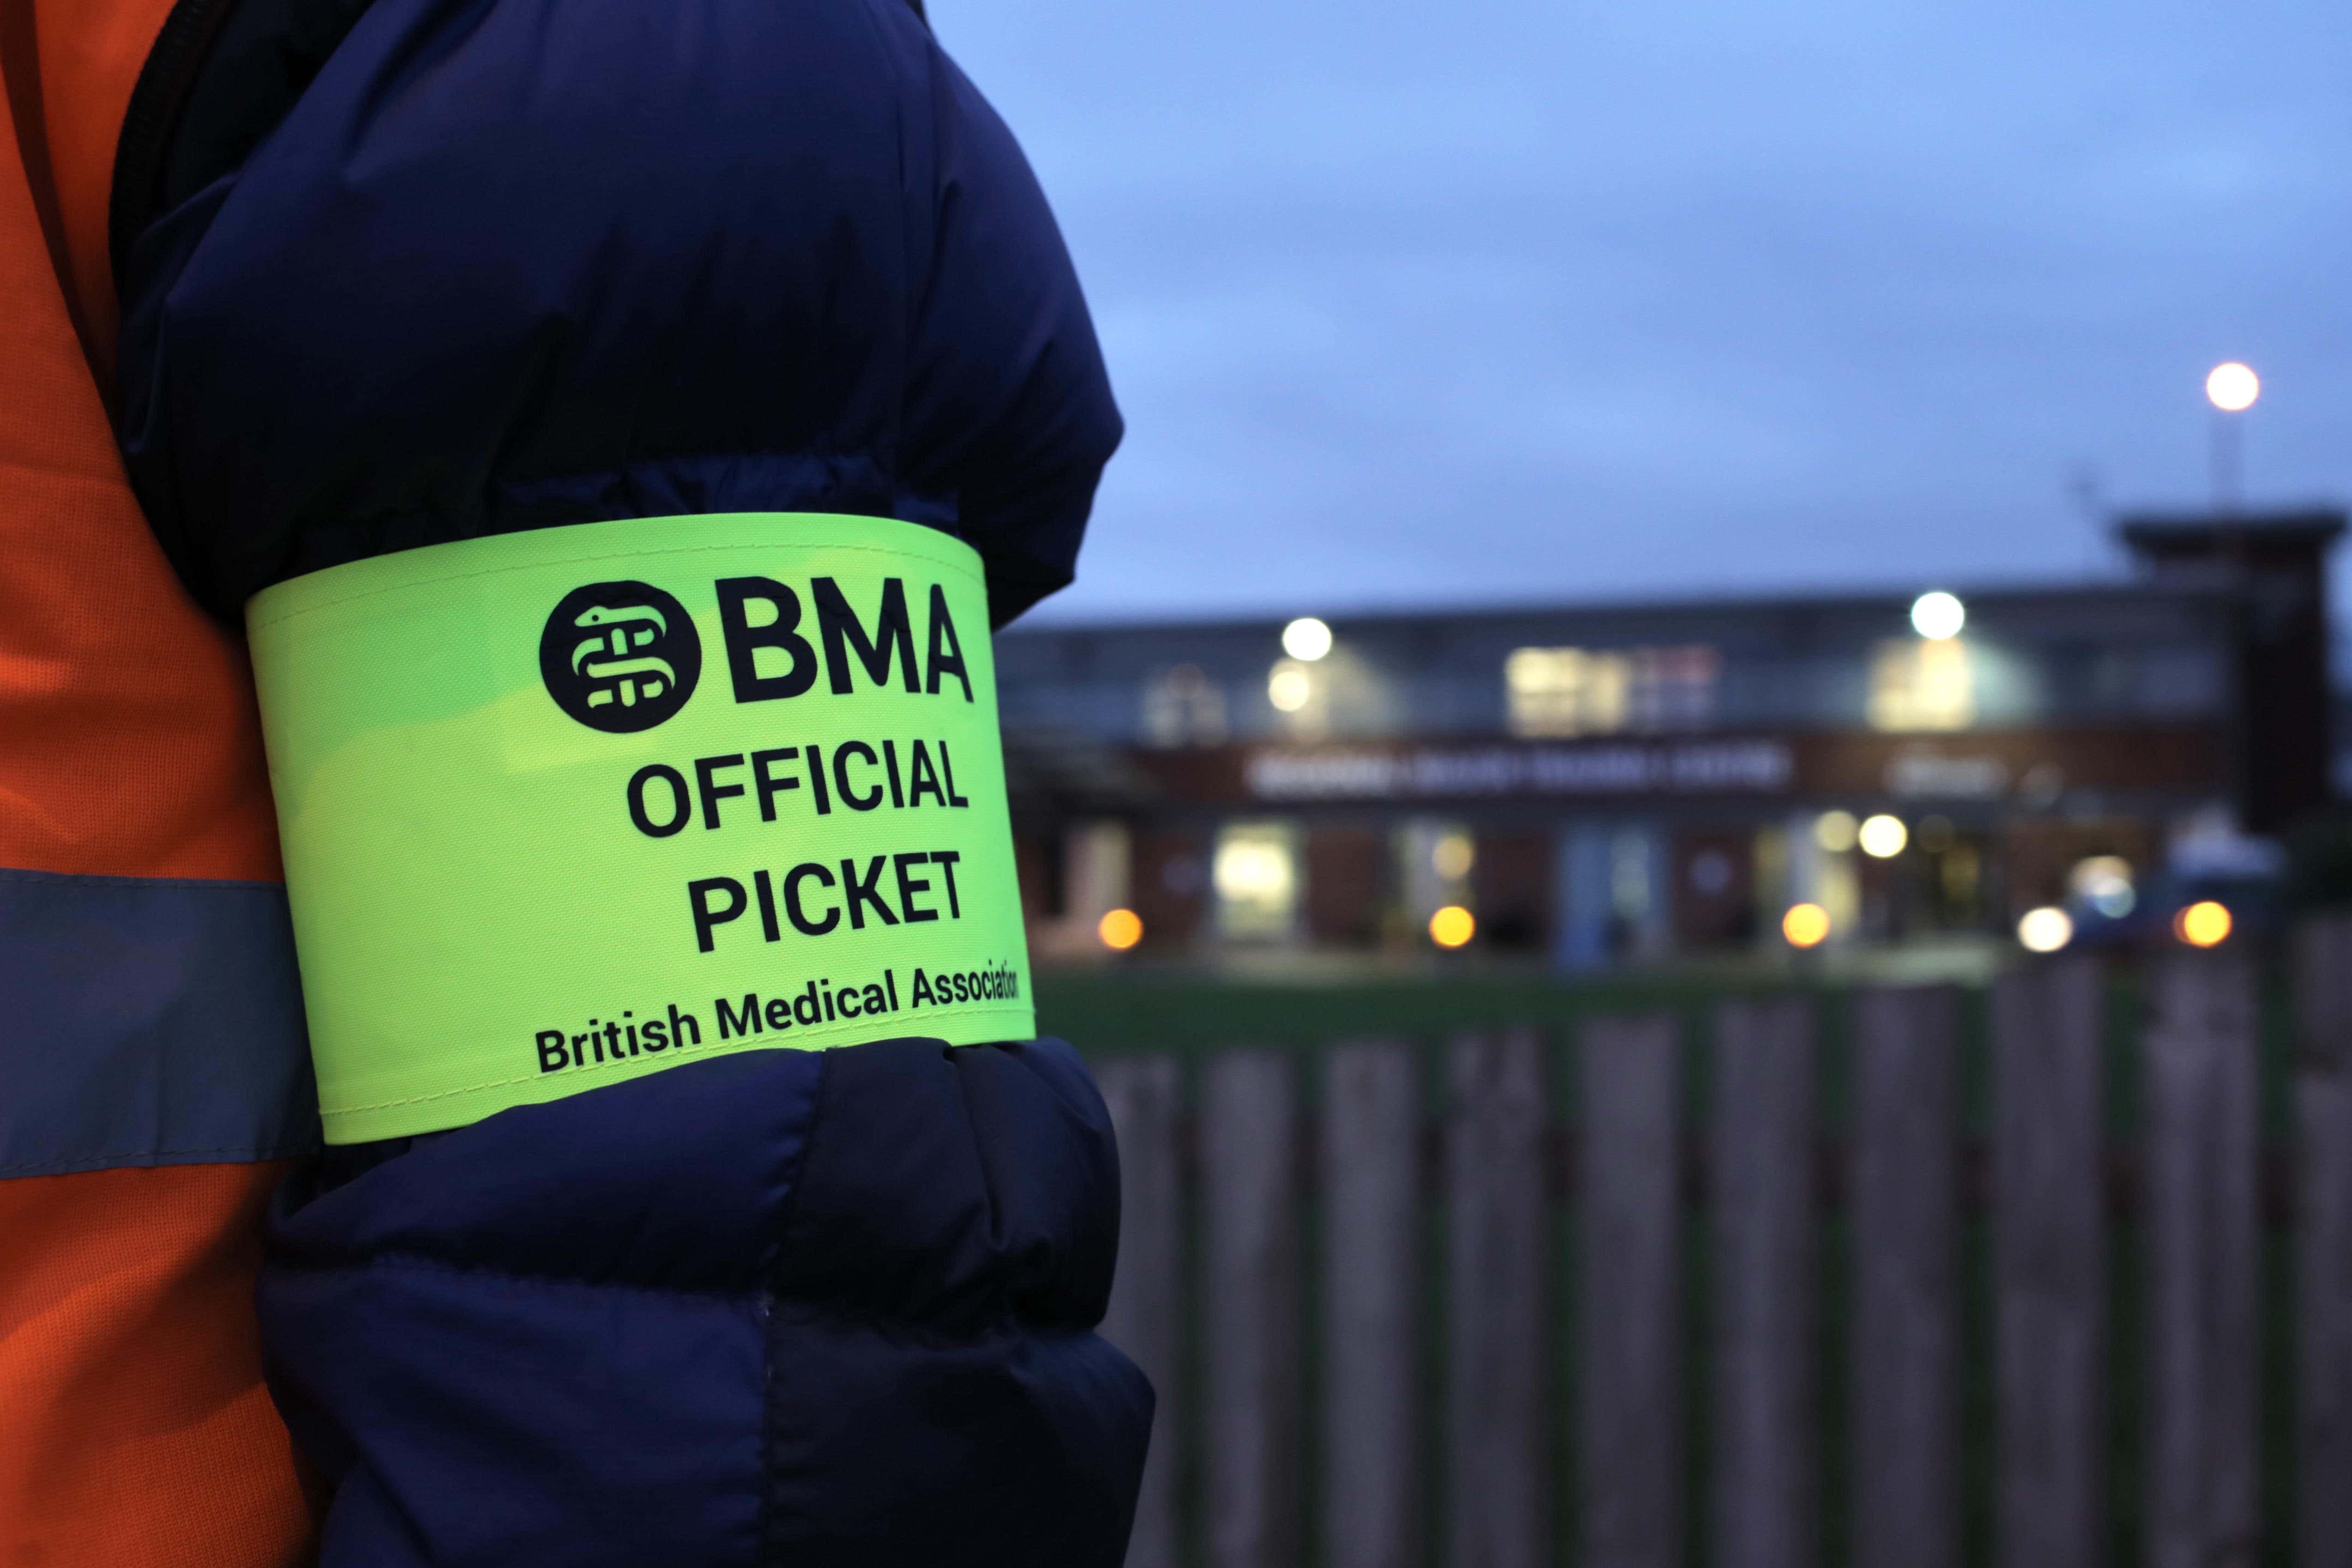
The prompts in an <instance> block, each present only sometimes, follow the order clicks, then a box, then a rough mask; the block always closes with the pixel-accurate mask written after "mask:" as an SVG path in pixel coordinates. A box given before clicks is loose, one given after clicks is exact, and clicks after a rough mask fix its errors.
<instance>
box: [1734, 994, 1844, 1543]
mask: <svg viewBox="0 0 2352 1568" xmlns="http://www.w3.org/2000/svg"><path fill="white" fill-rule="evenodd" d="M1715 1068H1716V1080H1715V1168H1714V1184H1713V1202H1714V1221H1715V1222H1714V1247H1715V1257H1716V1268H1717V1278H1716V1287H1715V1294H1716V1317H1715V1323H1716V1344H1715V1392H1716V1406H1715V1489H1716V1490H1715V1540H1714V1548H1715V1550H1714V1553H1713V1560H1714V1562H1715V1563H1717V1565H1718V1568H1811V1564H1812V1563H1813V1561H1814V1542H1815V1539H1816V1529H1817V1521H1816V1518H1815V1499H1814V1475H1815V1469H1816V1467H1815V1464H1814V1459H1813V1456H1814V1450H1815V1448H1816V1432H1817V1430H1818V1427H1817V1409H1816V1396H1815V1390H1814V1385H1813V1373H1814V1362H1815V1356H1814V1353H1813V1343H1814V1337H1815V1336H1814V1330H1815V1321H1814V1316H1813V1303H1814V1294H1815V1291H1814V1285H1815V1281H1814V1274H1815V1271H1816V1270H1817V1268H1818V1266H1819V1261H1818V1260H1819V1249H1818V1247H1817V1245H1816V1232H1817V1227H1816V1225H1815V1221H1814V1214H1813V1182H1812V1132H1813V1084H1814V1049H1813V1018H1812V1009H1811V1007H1809V1006H1808V1005H1807V1004H1806V1003H1804V1002H1803V1001H1801V1000H1776V1001H1769V1002H1735V1003H1730V1004H1727V1005H1726V1006H1725V1007H1724V1008H1722V1009H1720V1010H1719V1011H1718V1012H1717V1030H1716V1057H1715Z"/></svg>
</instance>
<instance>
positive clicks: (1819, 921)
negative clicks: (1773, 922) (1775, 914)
mask: <svg viewBox="0 0 2352 1568" xmlns="http://www.w3.org/2000/svg"><path fill="white" fill-rule="evenodd" d="M1829 934H1830V912H1829V911H1828V910H1826V909H1823V908H1822V906H1821V905H1820V904H1790V905H1789V913H1788V914H1786V915H1782V916H1780V935H1781V936H1786V937H1787V938H1788V939H1789V946H1791V947H1818V946H1821V945H1822V943H1823V942H1825V941H1827V940H1828V939H1829Z"/></svg>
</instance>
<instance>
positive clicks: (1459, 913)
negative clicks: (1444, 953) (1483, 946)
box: [1429, 904, 1478, 947]
mask: <svg viewBox="0 0 2352 1568" xmlns="http://www.w3.org/2000/svg"><path fill="white" fill-rule="evenodd" d="M1477 934H1478V922H1477V920H1476V918H1475V916H1473V915H1471V913H1470V912H1469V911H1468V910H1466V909H1465V908H1463V907H1462V906H1461V905H1460V904H1447V905H1446V906H1445V907H1444V908H1443V909H1441V910H1439V911H1438V912H1437V913H1436V914H1434V915H1431V916H1430V917H1429V939H1430V940H1431V941H1432V942H1434V943H1436V944H1437V945H1438V946H1441V947H1459V946H1462V945H1463V944H1464V943H1465V942H1467V941H1469V940H1470V938H1471V937H1473V936H1476V935H1477Z"/></svg>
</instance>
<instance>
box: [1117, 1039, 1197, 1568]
mask: <svg viewBox="0 0 2352 1568" xmlns="http://www.w3.org/2000/svg"><path fill="white" fill-rule="evenodd" d="M1095 1083H1096V1085H1097V1087H1098V1088H1099V1089H1101V1091H1102V1097H1103V1102H1104V1103H1105V1104H1107V1105H1108V1106H1109V1108H1110V1124H1111V1129H1112V1131H1113V1132H1115V1133H1116V1134H1118V1183H1119V1204H1118V1274H1117V1276H1116V1277H1115V1278H1114V1279H1113V1281H1112V1282H1111V1291H1110V1307H1109V1310H1108V1312H1105V1313H1104V1315H1103V1323H1102V1333H1103V1337H1104V1338H1105V1339H1107V1340H1108V1341H1110V1343H1113V1344H1115V1345H1117V1346H1118V1348H1119V1349H1121V1350H1123V1351H1125V1352H1126V1353H1127V1354H1128V1356H1129V1359H1131V1360H1132V1361H1133V1362H1134V1363H1135V1364H1136V1365H1138V1366H1139V1367H1141V1368H1142V1369H1143V1375H1145V1376H1146V1377H1149V1378H1150V1379H1151V1387H1152V1391H1153V1392H1154V1393H1155V1394H1157V1395H1158V1396H1159V1402H1158V1405H1157V1406H1156V1407H1155V1409H1154V1410H1153V1412H1152V1416H1151V1449H1150V1455H1149V1457H1148V1458H1146V1459H1145V1461H1144V1466H1143V1489H1142V1490H1141V1491H1140V1492H1139V1493H1138V1494H1137V1496H1136V1500H1135V1529H1134V1531H1132V1532H1131V1533H1130V1534H1129V1536H1128V1543H1127V1568H1176V1564H1177V1563H1178V1562H1179V1561H1181V1557H1180V1544H1179V1541H1178V1536H1177V1511H1176V1477H1177V1472H1178V1469H1179V1458H1180V1455H1181V1451H1182V1443H1183V1439H1182V1437H1181V1433H1182V1431H1183V1420H1182V1413H1181V1409H1180V1407H1179V1404H1178V1392H1179V1390H1180V1388H1181V1385H1182V1380H1181V1376H1180V1369H1181V1367H1182V1365H1183V1340H1182V1334H1183V1324H1184V1312H1183V1300H1184V1298H1183V1293H1182V1291H1183V1287H1182V1269H1183V1236H1184V1232H1183V1209H1182V1207H1181V1206H1182V1201H1183V1198H1182V1168H1181V1163H1180V1159H1181V1156H1180V1153H1179V1149H1178V1145H1177V1130H1178V1126H1179V1118H1180V1114H1181V1110H1182V1102H1181V1094H1182V1078H1181V1073H1180V1072H1179V1070H1178V1066H1177V1062H1176V1061H1175V1059H1174V1058H1173V1057H1167V1056H1124V1057H1113V1058H1110V1059H1108V1060H1107V1061H1102V1062H1100V1063H1098V1064H1097V1066H1096V1068H1095Z"/></svg>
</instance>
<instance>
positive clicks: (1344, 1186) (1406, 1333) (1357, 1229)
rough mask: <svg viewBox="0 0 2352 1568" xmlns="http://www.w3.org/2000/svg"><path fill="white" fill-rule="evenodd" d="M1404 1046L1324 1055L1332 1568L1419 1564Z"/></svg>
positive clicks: (1412, 1224)
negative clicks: (1325, 1058)
mask: <svg viewBox="0 0 2352 1568" xmlns="http://www.w3.org/2000/svg"><path fill="white" fill-rule="evenodd" d="M1418 1065H1419V1064H1418V1063H1417V1062H1416V1061H1415V1060H1414V1055H1413V1052H1412V1050H1411V1048H1409V1047H1406V1046H1403V1045H1396V1044H1387V1043H1366V1044H1355V1045H1340V1046H1335V1047H1333V1048H1332V1051H1331V1053H1330V1055H1329V1057H1328V1059H1327V1061H1326V1062H1325V1065H1324V1101H1323V1148H1322V1166H1323V1168H1322V1186H1323V1245H1324V1251H1323V1257H1324V1268H1323V1324H1324V1327H1323V1369H1324V1370H1323V1520H1324V1535H1325V1538H1326V1541H1327V1542H1328V1551H1327V1561H1328V1563H1330V1568H1406V1565H1407V1564H1408V1563H1418V1562H1419V1561H1420V1560H1421V1448H1420V1437H1421V1433H1420V1420H1421V1400H1420V1385H1419V1380H1418V1377H1417V1370H1418V1369H1417V1367H1416V1365H1415V1363H1416V1360H1417V1358H1416V1356H1415V1355H1414V1354H1413V1353H1414V1345H1415V1342H1416V1331H1417V1329H1418V1326H1419V1323H1420V1321H1421V1314H1420V1312H1419V1311H1418V1307H1419V1302H1420V1297H1421V1290H1422V1275H1421V1270H1420V1266H1419V1264H1420V1256H1421V1249H1420V1247H1419V1245H1418V1243H1419V1240H1420V1236H1421V1213H1420V1188H1421V1180H1420V1177H1421V1093H1420V1084H1419V1082H1418V1081H1417V1073H1416V1069H1417V1067H1418Z"/></svg>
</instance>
